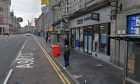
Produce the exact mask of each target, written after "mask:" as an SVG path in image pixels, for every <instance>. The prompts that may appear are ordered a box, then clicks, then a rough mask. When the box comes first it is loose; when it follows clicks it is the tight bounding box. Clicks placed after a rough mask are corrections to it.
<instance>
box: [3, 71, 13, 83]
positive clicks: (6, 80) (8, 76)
mask: <svg viewBox="0 0 140 84" xmlns="http://www.w3.org/2000/svg"><path fill="white" fill-rule="evenodd" d="M12 72H13V69H10V71H9V73H8V75H7V77H6V79H5V81H4V83H3V84H7V82H8V79H9V78H10V75H11V74H12Z"/></svg>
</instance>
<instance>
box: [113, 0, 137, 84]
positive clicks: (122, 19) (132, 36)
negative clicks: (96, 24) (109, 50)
mask: <svg viewBox="0 0 140 84" xmlns="http://www.w3.org/2000/svg"><path fill="white" fill-rule="evenodd" d="M130 2H131V3H130ZM139 8H140V1H139V0H118V12H117V19H116V34H115V35H113V36H112V37H111V38H113V39H115V46H116V47H115V51H116V55H114V56H112V60H114V62H115V64H116V65H118V66H120V67H123V68H124V78H125V80H124V84H139V83H140V72H139V71H140V63H139V62H140V53H139V52H140V47H139V46H140V40H139V37H140V9H139Z"/></svg>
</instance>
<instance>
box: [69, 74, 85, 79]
mask: <svg viewBox="0 0 140 84" xmlns="http://www.w3.org/2000/svg"><path fill="white" fill-rule="evenodd" d="M72 76H73V77H74V78H75V79H79V78H81V77H83V76H82V75H72Z"/></svg>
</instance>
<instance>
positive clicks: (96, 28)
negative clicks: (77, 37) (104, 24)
mask: <svg viewBox="0 0 140 84" xmlns="http://www.w3.org/2000/svg"><path fill="white" fill-rule="evenodd" d="M93 33H94V34H93V35H94V36H93V37H94V39H93V51H95V52H99V44H100V41H99V25H94V29H93Z"/></svg>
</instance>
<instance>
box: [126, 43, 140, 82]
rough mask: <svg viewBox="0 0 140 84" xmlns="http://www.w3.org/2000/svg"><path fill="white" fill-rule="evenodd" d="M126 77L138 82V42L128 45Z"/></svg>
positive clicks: (139, 48) (139, 51) (139, 50)
mask: <svg viewBox="0 0 140 84" xmlns="http://www.w3.org/2000/svg"><path fill="white" fill-rule="evenodd" d="M127 77H128V78H130V79H133V80H135V81H138V82H140V42H132V41H129V43H128V58H127Z"/></svg>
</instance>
